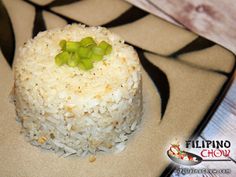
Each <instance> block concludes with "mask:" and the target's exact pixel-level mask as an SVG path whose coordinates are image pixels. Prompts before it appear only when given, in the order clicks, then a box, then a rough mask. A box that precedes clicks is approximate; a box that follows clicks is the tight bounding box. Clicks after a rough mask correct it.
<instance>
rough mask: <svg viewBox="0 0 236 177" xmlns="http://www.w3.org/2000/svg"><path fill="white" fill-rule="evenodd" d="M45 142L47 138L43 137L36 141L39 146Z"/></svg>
mask: <svg viewBox="0 0 236 177" xmlns="http://www.w3.org/2000/svg"><path fill="white" fill-rule="evenodd" d="M46 141H47V138H46V137H45V136H41V137H40V138H39V139H38V143H40V144H44V143H45V142H46Z"/></svg>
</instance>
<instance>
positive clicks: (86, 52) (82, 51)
mask: <svg viewBox="0 0 236 177" xmlns="http://www.w3.org/2000/svg"><path fill="white" fill-rule="evenodd" d="M78 54H79V56H80V57H81V58H89V57H90V55H91V49H90V48H87V47H79V49H78Z"/></svg>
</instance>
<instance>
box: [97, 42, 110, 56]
mask: <svg viewBox="0 0 236 177" xmlns="http://www.w3.org/2000/svg"><path fill="white" fill-rule="evenodd" d="M98 47H100V48H102V49H103V50H104V51H105V54H106V55H109V54H110V53H111V50H112V47H111V45H110V44H108V43H107V42H106V41H102V42H100V43H99V45H98Z"/></svg>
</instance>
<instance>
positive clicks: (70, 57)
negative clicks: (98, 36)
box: [55, 37, 112, 70]
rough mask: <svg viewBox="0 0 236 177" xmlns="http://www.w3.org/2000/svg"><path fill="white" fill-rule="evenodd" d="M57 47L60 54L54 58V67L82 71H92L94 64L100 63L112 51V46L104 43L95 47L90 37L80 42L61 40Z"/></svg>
mask: <svg viewBox="0 0 236 177" xmlns="http://www.w3.org/2000/svg"><path fill="white" fill-rule="evenodd" d="M59 45H60V47H61V53H59V54H57V55H56V56H55V63H56V65H58V66H61V65H63V64H67V65H68V66H70V67H77V66H78V67H79V68H80V69H82V70H89V69H92V68H93V63H94V62H97V61H101V60H102V59H103V57H104V56H105V55H109V54H110V53H111V51H112V46H111V45H110V44H108V43H107V42H106V41H102V42H100V43H99V44H98V45H97V44H96V42H95V40H94V39H93V38H92V37H85V38H83V39H82V40H81V41H66V40H61V41H60V43H59Z"/></svg>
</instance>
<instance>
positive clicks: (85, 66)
mask: <svg viewBox="0 0 236 177" xmlns="http://www.w3.org/2000/svg"><path fill="white" fill-rule="evenodd" d="M81 64H82V68H81V69H84V70H89V69H92V68H93V62H92V61H91V60H89V59H84V60H81V63H80V65H79V67H81Z"/></svg>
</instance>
